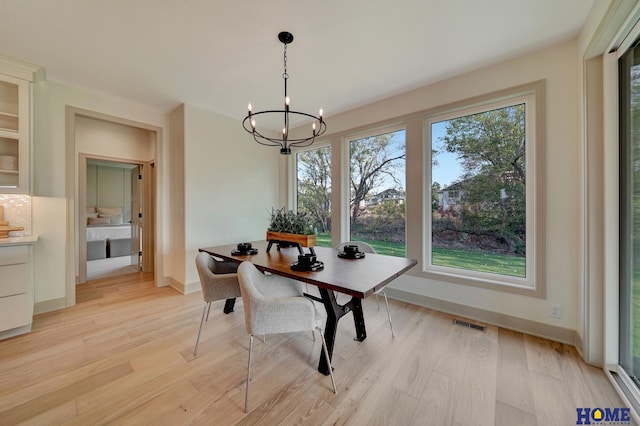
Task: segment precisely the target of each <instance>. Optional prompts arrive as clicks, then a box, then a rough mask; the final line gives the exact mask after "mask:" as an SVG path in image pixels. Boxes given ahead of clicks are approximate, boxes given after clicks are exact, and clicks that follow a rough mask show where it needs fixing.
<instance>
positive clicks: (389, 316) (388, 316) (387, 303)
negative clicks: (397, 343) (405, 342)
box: [382, 291, 396, 337]
mask: <svg viewBox="0 0 640 426" xmlns="http://www.w3.org/2000/svg"><path fill="white" fill-rule="evenodd" d="M382 295H383V296H384V304H385V305H386V307H387V318H389V328H390V329H391V337H396V335H395V334H393V323H392V322H391V313H390V312H389V301H388V300H387V293H385V292H384V291H383V292H382Z"/></svg>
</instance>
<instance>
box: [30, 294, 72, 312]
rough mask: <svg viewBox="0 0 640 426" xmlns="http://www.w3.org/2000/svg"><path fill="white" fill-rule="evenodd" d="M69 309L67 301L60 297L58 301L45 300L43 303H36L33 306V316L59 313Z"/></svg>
mask: <svg viewBox="0 0 640 426" xmlns="http://www.w3.org/2000/svg"><path fill="white" fill-rule="evenodd" d="M66 307H67V299H66V298H65V297H60V298H58V299H51V300H44V301H42V302H36V303H35V304H34V305H33V314H34V315H38V314H45V313H47V312H53V311H59V310H60V309H64V308H66Z"/></svg>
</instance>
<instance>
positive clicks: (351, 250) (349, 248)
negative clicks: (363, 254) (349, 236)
mask: <svg viewBox="0 0 640 426" xmlns="http://www.w3.org/2000/svg"><path fill="white" fill-rule="evenodd" d="M342 250H343V251H344V252H345V253H346V254H356V253H359V252H360V250H358V246H356V245H351V244H350V245H346V246H344V247H343V248H342Z"/></svg>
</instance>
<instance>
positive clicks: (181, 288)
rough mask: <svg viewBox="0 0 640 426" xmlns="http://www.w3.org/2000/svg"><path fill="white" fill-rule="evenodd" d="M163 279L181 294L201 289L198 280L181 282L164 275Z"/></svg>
mask: <svg viewBox="0 0 640 426" xmlns="http://www.w3.org/2000/svg"><path fill="white" fill-rule="evenodd" d="M164 281H165V283H168V285H169V286H171V287H173V288H174V289H176V290H177V291H178V292H180V293H182V294H189V293H195V292H198V291H200V290H201V287H200V281H195V282H192V283H188V284H183V283H181V282H179V281H176V280H175V279H173V278H172V277H165V279H164Z"/></svg>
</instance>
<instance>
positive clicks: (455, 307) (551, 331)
mask: <svg viewBox="0 0 640 426" xmlns="http://www.w3.org/2000/svg"><path fill="white" fill-rule="evenodd" d="M384 291H385V293H387V296H388V297H390V298H392V299H396V300H401V301H403V302H407V303H411V304H414V305H418V306H423V307H425V308H429V309H434V310H436V311H440V312H445V313H447V314H451V315H457V316H461V317H464V318H468V319H473V320H476V321H479V322H482V323H486V324H491V325H495V326H498V327H502V328H507V329H509V330H514V331H519V332H521V333H526V334H530V335H532V336H538V337H543V338H545V339H549V340H554V341H556V342H560V343H566V344H568V345H571V346H576V344H577V343H578V342H580V338H579V336H578V335H577V333H576V332H575V330H571V329H568V328H563V327H557V326H553V325H549V324H543V323H540V322H536V321H531V320H527V319H523V318H518V317H514V316H511V315H505V314H500V313H497V312H492V311H487V310H485V309H479V308H474V307H472V306H466V305H460V304H458V303H453V302H448V301H446V300H440V299H435V298H432V297H428V296H423V295H420V294H415V293H410V292H408V291H404V290H399V289H395V288H391V287H387V288H385V290H384Z"/></svg>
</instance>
